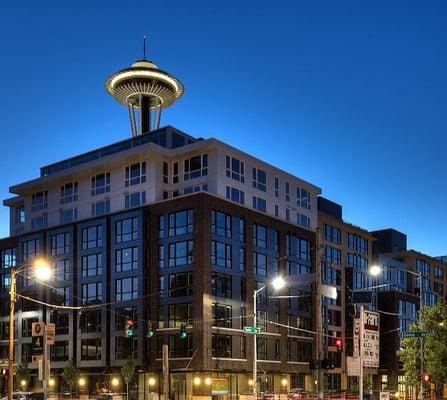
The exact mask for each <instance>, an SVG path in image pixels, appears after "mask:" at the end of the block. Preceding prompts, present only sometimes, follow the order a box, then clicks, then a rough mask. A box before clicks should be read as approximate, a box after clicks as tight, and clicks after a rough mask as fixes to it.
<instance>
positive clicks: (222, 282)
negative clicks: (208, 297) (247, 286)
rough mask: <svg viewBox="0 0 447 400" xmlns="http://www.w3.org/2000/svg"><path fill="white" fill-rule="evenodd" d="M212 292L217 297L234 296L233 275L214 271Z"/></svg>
mask: <svg viewBox="0 0 447 400" xmlns="http://www.w3.org/2000/svg"><path fill="white" fill-rule="evenodd" d="M211 293H212V295H213V296H215V297H226V298H229V299H231V297H232V277H231V275H227V274H220V273H218V272H213V273H212V278H211Z"/></svg>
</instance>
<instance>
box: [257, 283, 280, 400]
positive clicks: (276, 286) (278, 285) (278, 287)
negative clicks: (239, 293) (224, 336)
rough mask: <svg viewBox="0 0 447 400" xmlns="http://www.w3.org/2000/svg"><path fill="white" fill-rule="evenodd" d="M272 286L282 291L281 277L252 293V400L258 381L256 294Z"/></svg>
mask: <svg viewBox="0 0 447 400" xmlns="http://www.w3.org/2000/svg"><path fill="white" fill-rule="evenodd" d="M269 285H272V286H273V287H274V288H275V289H276V290H279V289H282V288H283V287H284V285H285V281H284V279H283V278H282V277H280V276H278V277H277V278H275V279H274V280H273V281H272V282H270V283H267V284H266V285H264V286H262V287H261V288H259V289H255V291H254V292H253V327H254V328H255V332H254V333H253V400H256V395H257V383H258V382H257V379H258V371H257V369H258V360H257V357H258V352H257V348H256V346H257V340H256V337H257V335H256V328H257V321H256V313H257V309H256V308H257V307H256V303H257V300H258V294H259V293H260V292H262V291H263V290H264V289H265V288H266V287H267V286H269Z"/></svg>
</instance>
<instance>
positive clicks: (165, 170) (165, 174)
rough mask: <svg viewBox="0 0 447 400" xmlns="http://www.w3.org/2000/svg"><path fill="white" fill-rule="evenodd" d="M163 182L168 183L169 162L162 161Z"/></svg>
mask: <svg viewBox="0 0 447 400" xmlns="http://www.w3.org/2000/svg"><path fill="white" fill-rule="evenodd" d="M163 183H169V164H168V163H167V162H166V161H163Z"/></svg>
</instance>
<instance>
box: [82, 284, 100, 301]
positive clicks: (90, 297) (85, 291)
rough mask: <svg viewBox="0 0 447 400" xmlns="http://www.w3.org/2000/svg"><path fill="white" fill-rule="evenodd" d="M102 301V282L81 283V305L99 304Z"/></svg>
mask: <svg viewBox="0 0 447 400" xmlns="http://www.w3.org/2000/svg"><path fill="white" fill-rule="evenodd" d="M101 301H102V283H101V282H92V283H85V284H83V285H82V305H84V306H85V305H90V304H99V303H101Z"/></svg>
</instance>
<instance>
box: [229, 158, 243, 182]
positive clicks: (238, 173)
mask: <svg viewBox="0 0 447 400" xmlns="http://www.w3.org/2000/svg"><path fill="white" fill-rule="evenodd" d="M226 170H227V177H228V178H231V179H234V180H236V181H239V182H241V183H244V181H245V176H244V174H245V171H244V162H243V161H239V160H238V159H237V158H234V157H231V156H227V158H226Z"/></svg>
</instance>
